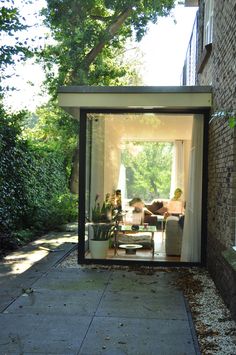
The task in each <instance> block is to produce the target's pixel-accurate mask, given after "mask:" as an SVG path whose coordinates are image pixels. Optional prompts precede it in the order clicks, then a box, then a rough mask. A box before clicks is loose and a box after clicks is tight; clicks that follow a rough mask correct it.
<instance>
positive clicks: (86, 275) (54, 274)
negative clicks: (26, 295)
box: [34, 269, 111, 292]
mask: <svg viewBox="0 0 236 355" xmlns="http://www.w3.org/2000/svg"><path fill="white" fill-rule="evenodd" d="M110 275H111V273H110V271H108V270H104V271H102V272H99V271H97V270H86V271H81V270H80V269H53V270H51V271H50V273H48V274H45V275H43V276H42V277H41V278H40V280H38V281H37V282H36V283H35V284H34V287H39V288H48V289H50V290H55V291H56V290H64V291H68V292H71V291H75V292H77V291H89V290H90V291H92V290H99V289H100V290H103V289H104V287H106V286H107V284H108V280H109V278H110Z"/></svg>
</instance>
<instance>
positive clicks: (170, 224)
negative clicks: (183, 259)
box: [165, 216, 183, 256]
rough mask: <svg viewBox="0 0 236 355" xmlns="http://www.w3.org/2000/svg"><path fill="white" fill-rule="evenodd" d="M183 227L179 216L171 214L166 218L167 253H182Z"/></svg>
mask: <svg viewBox="0 0 236 355" xmlns="http://www.w3.org/2000/svg"><path fill="white" fill-rule="evenodd" d="M182 237H183V229H182V227H181V224H180V223H179V217H177V216H169V217H167V219H166V242H165V248H166V255H176V256H179V255H181V248H182Z"/></svg>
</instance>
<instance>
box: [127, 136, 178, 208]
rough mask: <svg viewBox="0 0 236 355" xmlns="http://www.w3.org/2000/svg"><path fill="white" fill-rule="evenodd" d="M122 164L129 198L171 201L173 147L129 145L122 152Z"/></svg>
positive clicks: (155, 143) (153, 144)
mask: <svg viewBox="0 0 236 355" xmlns="http://www.w3.org/2000/svg"><path fill="white" fill-rule="evenodd" d="M122 163H123V164H124V165H125V167H126V176H127V180H126V183H127V195H128V198H132V197H134V196H139V197H142V199H143V200H145V201H151V200H153V199H155V198H158V197H162V198H169V192H170V181H171V166H172V143H167V142H129V143H127V144H126V147H125V149H124V150H123V152H122Z"/></svg>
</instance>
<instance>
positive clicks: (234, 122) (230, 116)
mask: <svg viewBox="0 0 236 355" xmlns="http://www.w3.org/2000/svg"><path fill="white" fill-rule="evenodd" d="M211 118H212V119H213V118H226V119H227V120H228V122H229V127H230V128H234V127H235V126H236V110H233V111H216V112H215V113H214V114H213V115H212V116H211Z"/></svg>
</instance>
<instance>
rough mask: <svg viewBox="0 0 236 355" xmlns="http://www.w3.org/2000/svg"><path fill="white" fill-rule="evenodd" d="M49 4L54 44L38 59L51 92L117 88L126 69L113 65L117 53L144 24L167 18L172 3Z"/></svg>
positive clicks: (50, 0)
mask: <svg viewBox="0 0 236 355" xmlns="http://www.w3.org/2000/svg"><path fill="white" fill-rule="evenodd" d="M47 4H48V6H47V8H46V9H44V10H43V14H44V16H45V23H46V24H47V25H48V27H49V28H50V30H51V32H52V37H53V38H54V39H55V41H56V42H55V43H54V44H52V45H50V46H47V47H46V48H45V50H44V51H43V52H42V58H43V59H44V62H45V68H47V73H48V74H47V78H48V81H49V83H50V87H51V89H52V92H55V87H56V86H57V85H68V84H72V85H73V84H74V85H80V84H82V85H88V84H89V85H92V84H93V85H94V84H96V85H108V84H109V85H118V84H120V83H121V81H120V80H119V78H121V77H122V76H124V74H125V72H126V69H127V68H124V67H122V66H120V65H117V64H116V60H115V59H116V56H117V54H118V53H120V51H121V50H122V51H123V50H124V46H125V43H126V40H127V39H128V38H131V37H132V36H133V32H134V33H135V34H136V39H137V40H138V41H139V40H141V38H142V37H143V35H144V34H145V33H146V30H147V25H148V22H149V21H151V22H153V23H155V22H156V21H157V18H158V16H166V15H167V14H168V13H169V12H170V10H171V8H172V7H173V5H174V0H154V1H153V0H141V1H136V0H125V1H120V0H119V1H117V0H116V1H106V0H86V1H84V0H83V1H82V0H47ZM55 65H57V66H58V74H55V73H54V71H53V69H54V68H55ZM123 84H124V83H123Z"/></svg>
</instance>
